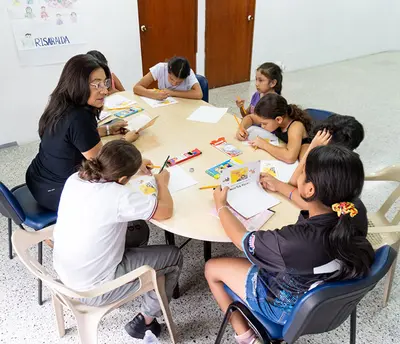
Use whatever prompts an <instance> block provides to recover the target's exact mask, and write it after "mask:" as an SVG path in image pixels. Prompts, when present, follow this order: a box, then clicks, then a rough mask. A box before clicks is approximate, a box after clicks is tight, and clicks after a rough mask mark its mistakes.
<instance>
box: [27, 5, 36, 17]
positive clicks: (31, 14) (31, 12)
mask: <svg viewBox="0 0 400 344" xmlns="http://www.w3.org/2000/svg"><path fill="white" fill-rule="evenodd" d="M25 18H28V19H33V18H35V15H34V14H33V10H32V7H30V6H27V7H26V8H25Z"/></svg>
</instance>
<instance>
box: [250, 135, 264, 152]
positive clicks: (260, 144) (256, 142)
mask: <svg viewBox="0 0 400 344" xmlns="http://www.w3.org/2000/svg"><path fill="white" fill-rule="evenodd" d="M249 143H250V145H251V146H252V147H254V148H261V149H264V148H265V144H266V143H267V142H266V141H265V140H264V139H262V138H261V137H260V136H257V138H256V139H255V140H254V141H250V142H249Z"/></svg>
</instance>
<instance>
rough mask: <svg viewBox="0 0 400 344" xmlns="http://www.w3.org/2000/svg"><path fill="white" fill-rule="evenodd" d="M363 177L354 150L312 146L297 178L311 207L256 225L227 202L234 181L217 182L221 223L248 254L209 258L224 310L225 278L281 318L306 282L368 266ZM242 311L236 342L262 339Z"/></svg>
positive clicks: (211, 280)
mask: <svg viewBox="0 0 400 344" xmlns="http://www.w3.org/2000/svg"><path fill="white" fill-rule="evenodd" d="M363 184H364V169H363V165H362V162H361V160H360V158H359V156H358V155H357V154H356V153H353V152H352V151H350V150H348V149H347V148H344V147H340V146H336V145H329V146H320V147H317V148H314V149H313V150H312V151H311V152H310V153H309V155H308V157H307V161H306V164H305V167H304V170H303V172H302V174H301V175H300V176H299V178H298V189H299V192H300V195H301V197H302V198H303V199H304V200H305V201H306V202H307V210H308V211H302V212H301V214H300V216H299V220H298V221H297V223H296V224H293V225H288V226H285V227H283V228H281V229H279V230H271V231H263V230H260V231H257V232H250V233H249V232H247V231H246V229H245V228H244V226H243V225H242V224H241V222H240V221H239V220H237V218H236V217H235V216H234V215H233V214H232V213H231V212H230V210H229V208H228V207H227V202H226V197H227V192H228V188H225V189H224V190H221V189H216V190H215V192H214V199H215V204H216V208H217V211H218V214H219V218H220V220H221V223H222V226H223V227H224V230H225V232H226V234H227V235H228V236H229V237H230V239H231V240H232V241H233V243H234V244H235V245H236V246H237V247H238V248H239V249H241V250H243V251H244V252H245V254H246V257H247V259H246V258H216V259H211V260H209V261H208V262H207V264H206V268H205V274H206V278H207V281H208V284H209V286H210V289H211V291H212V293H213V295H214V297H215V299H216V300H217V302H218V304H219V306H220V307H221V309H222V311H224V312H225V311H226V309H227V307H228V306H229V304H230V303H231V302H232V299H231V298H230V296H229V295H228V294H227V293H226V291H225V289H224V284H225V285H226V286H228V287H229V288H230V289H231V290H232V291H233V292H234V293H236V294H237V295H238V296H239V297H240V298H242V299H243V300H244V301H245V302H246V303H247V304H248V306H249V307H250V308H251V309H252V310H253V311H254V312H258V313H260V314H262V315H263V316H265V317H267V318H269V319H270V320H271V321H274V322H276V323H278V324H282V325H283V324H285V322H286V321H287V319H288V318H289V316H290V313H291V311H292V309H293V307H294V306H295V304H296V302H297V301H298V300H299V299H300V298H301V297H302V295H304V293H306V292H307V291H308V290H310V289H312V288H313V287H315V286H317V285H319V284H321V283H324V282H325V281H335V280H346V279H353V278H358V277H363V276H364V275H365V274H367V273H368V271H369V268H370V266H371V264H372V262H373V258H374V251H373V249H372V247H371V245H370V243H369V242H368V241H367V239H366V235H367V230H368V220H367V215H366V209H365V207H364V205H363V204H362V202H361V201H360V200H358V197H359V196H360V194H361V191H362V187H363ZM350 202H354V203H350ZM236 313H237V312H236ZM236 313H235V314H233V315H232V318H231V323H232V326H233V328H234V329H235V331H236V333H237V336H236V339H237V341H238V343H241V344H251V343H254V342H256V343H257V341H255V336H254V333H253V331H252V330H251V329H249V326H248V324H247V322H246V321H245V319H244V318H243V317H242V316H241V315H240V314H236Z"/></svg>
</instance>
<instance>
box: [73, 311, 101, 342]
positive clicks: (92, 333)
mask: <svg viewBox="0 0 400 344" xmlns="http://www.w3.org/2000/svg"><path fill="white" fill-rule="evenodd" d="M74 315H75V319H76V324H77V327H78V333H79V339H80V342H81V344H97V329H98V327H99V322H100V320H101V318H99V317H98V316H97V314H90V313H86V314H81V313H76V312H74Z"/></svg>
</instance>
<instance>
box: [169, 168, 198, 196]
mask: <svg viewBox="0 0 400 344" xmlns="http://www.w3.org/2000/svg"><path fill="white" fill-rule="evenodd" d="M168 171H169V173H170V178H169V184H168V189H169V191H170V192H171V193H175V192H177V191H180V190H183V189H186V188H188V187H191V186H193V185H196V184H197V183H198V181H197V180H195V179H193V177H192V176H191V175H189V174H188V173H187V172H186V171H185V170H184V169H183V168H182V167H180V166H172V167H169V168H168Z"/></svg>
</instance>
